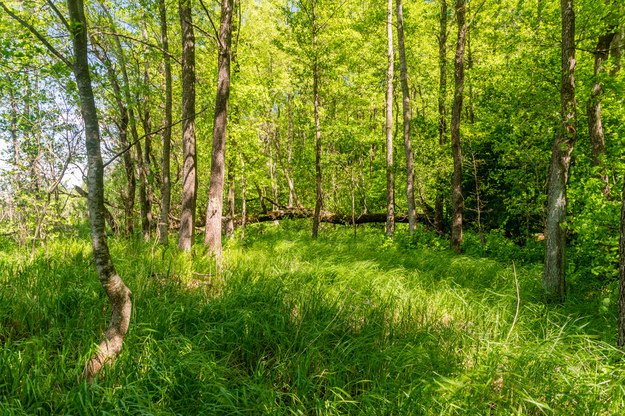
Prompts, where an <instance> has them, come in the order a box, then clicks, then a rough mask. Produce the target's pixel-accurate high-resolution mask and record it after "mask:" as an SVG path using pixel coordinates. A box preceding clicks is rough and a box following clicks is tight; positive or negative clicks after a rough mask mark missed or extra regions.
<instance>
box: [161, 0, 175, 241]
mask: <svg viewBox="0 0 625 416" xmlns="http://www.w3.org/2000/svg"><path fill="white" fill-rule="evenodd" d="M158 10H159V15H160V20H161V43H162V44H163V66H164V72H165V119H164V120H163V123H164V124H165V128H164V129H163V133H162V139H163V161H162V163H161V171H162V173H161V174H162V177H163V180H162V182H161V215H160V221H159V223H158V236H159V241H160V243H161V244H162V245H164V246H167V245H168V244H169V235H168V232H169V205H170V202H171V182H170V173H169V171H170V152H171V119H172V92H171V88H172V87H171V63H170V62H169V39H168V36H167V8H166V7H165V0H159V1H158Z"/></svg>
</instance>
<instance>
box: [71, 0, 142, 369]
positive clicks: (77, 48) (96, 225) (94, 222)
mask: <svg viewBox="0 0 625 416" xmlns="http://www.w3.org/2000/svg"><path fill="white" fill-rule="evenodd" d="M67 7H68V9H69V17H70V21H71V22H72V23H73V24H72V26H71V27H72V43H73V48H74V57H75V62H74V64H73V70H74V75H75V77H76V84H77V85H78V92H79V94H80V110H81V113H82V118H83V120H84V122H85V137H86V147H87V157H88V161H87V164H88V168H89V173H88V176H87V181H88V186H89V197H88V206H89V220H90V223H91V244H92V246H93V258H94V262H95V266H96V269H97V271H98V277H99V279H100V283H102V287H103V288H104V291H105V292H106V295H107V296H108V298H109V300H110V302H111V310H112V314H111V320H110V323H109V326H108V329H107V330H106V333H105V334H104V339H103V340H102V342H101V343H100V345H99V346H98V349H97V351H96V353H95V354H94V356H93V357H92V358H91V360H89V362H88V363H87V366H86V367H85V370H84V373H83V375H84V377H85V378H86V379H87V380H88V381H92V380H93V379H94V377H95V376H96V375H97V374H98V372H99V371H100V370H101V369H102V367H103V366H104V365H105V364H107V363H109V364H110V363H111V362H112V361H113V360H114V359H115V358H116V357H117V355H118V354H119V352H120V351H121V348H122V344H123V341H124V337H125V336H126V332H127V331H128V326H129V324H130V313H131V310H132V301H131V292H130V290H129V289H128V287H126V285H125V284H124V282H123V281H122V279H121V278H120V277H119V275H118V274H117V272H116V271H115V267H114V266H113V262H112V261H111V256H110V253H109V249H108V242H107V238H106V231H105V220H104V168H103V164H102V155H101V153H100V128H99V125H98V114H97V112H96V107H95V100H94V97H93V90H92V88H91V78H90V75H89V64H88V59H87V30H86V28H87V21H86V19H85V15H84V9H83V3H82V1H81V0H68V1H67Z"/></svg>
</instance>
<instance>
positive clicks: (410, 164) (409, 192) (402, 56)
mask: <svg viewBox="0 0 625 416" xmlns="http://www.w3.org/2000/svg"><path fill="white" fill-rule="evenodd" d="M397 47H398V49H399V71H400V74H401V90H402V95H403V99H402V107H403V112H404V150H405V152H406V199H407V202H408V203H407V207H408V234H410V235H412V233H413V232H414V229H415V225H416V222H415V215H416V211H415V201H414V160H413V155H412V142H411V138H410V89H409V87H408V67H407V65H406V48H405V46H404V13H403V8H402V0H397Z"/></svg>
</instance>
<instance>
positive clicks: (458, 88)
mask: <svg viewBox="0 0 625 416" xmlns="http://www.w3.org/2000/svg"><path fill="white" fill-rule="evenodd" d="M465 12H466V7H465V0H456V21H457V23H458V42H457V44H456V56H455V60H454V81H455V91H454V105H453V108H452V111H451V153H452V156H453V160H454V174H453V178H452V185H451V191H452V198H451V204H452V222H451V248H452V249H453V250H454V251H455V252H457V253H459V252H460V251H461V247H460V246H461V245H462V220H463V215H464V199H463V197H462V148H461V144H460V117H461V115H462V98H463V89H464V50H465V43H466V39H467V30H468V27H467V22H466V16H465Z"/></svg>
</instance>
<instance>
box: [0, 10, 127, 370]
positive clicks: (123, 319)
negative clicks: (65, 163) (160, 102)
mask: <svg viewBox="0 0 625 416" xmlns="http://www.w3.org/2000/svg"><path fill="white" fill-rule="evenodd" d="M0 7H2V8H3V9H4V10H5V11H6V12H7V14H9V15H10V16H11V17H13V18H14V19H16V20H18V21H19V22H20V23H21V24H22V25H23V26H25V27H26V28H27V29H28V30H30V31H31V32H32V33H33V34H34V35H35V36H36V37H37V38H38V39H39V40H40V41H41V42H42V43H43V44H44V45H45V46H46V48H48V50H50V52H52V53H53V54H54V55H55V56H56V57H57V58H58V59H60V60H61V61H62V62H63V63H65V64H66V65H67V66H69V67H70V68H71V69H72V71H73V73H74V77H75V78H76V84H77V87H78V93H79V96H80V109H81V114H82V118H83V121H84V123H85V142H86V148H87V158H88V161H87V165H88V176H87V184H88V187H89V194H88V195H89V196H88V199H87V201H88V207H89V221H90V225H91V245H92V247H93V259H94V264H95V266H96V270H97V272H98V278H99V279H100V283H101V284H102V287H103V289H104V291H105V292H106V295H107V296H108V298H109V301H110V303H111V319H110V322H109V326H108V328H107V330H106V333H105V334H104V339H103V340H102V342H100V344H99V345H98V348H97V350H96V353H95V354H94V355H93V357H91V359H90V360H89V362H88V363H87V365H86V367H85V370H84V373H83V376H84V377H85V379H86V380H88V381H92V380H93V379H94V378H95V376H96V375H97V374H98V373H99V372H100V370H101V369H102V367H103V366H104V365H105V364H110V363H112V361H113V360H115V358H116V357H117V356H118V355H119V353H120V351H121V348H122V344H123V342H124V338H125V336H126V332H127V331H128V326H129V324H130V315H131V310H132V299H131V296H132V293H131V292H130V289H128V287H127V286H126V285H125V284H124V281H123V280H122V279H121V277H120V276H119V275H118V274H117V272H116V270H115V266H114V265H113V261H112V260H111V255H110V253H109V248H108V240H107V236H106V230H105V218H104V169H103V164H102V155H101V152H100V127H99V121H98V113H97V110H96V106H95V99H94V95H93V89H92V87H91V76H90V74H89V63H88V53H87V20H86V18H85V13H84V7H83V2H82V0H68V1H67V8H68V11H69V22H68V21H67V20H66V19H65V18H64V17H63V16H62V14H61V13H60V12H59V11H58V10H56V8H55V13H57V15H58V17H59V19H60V20H61V21H62V23H63V24H64V26H65V27H66V29H67V30H68V31H69V32H70V34H71V37H72V46H73V52H74V56H73V62H72V61H70V60H69V59H68V58H66V57H65V56H64V55H63V54H62V53H61V52H59V51H58V50H57V49H56V48H54V46H52V45H51V44H50V43H49V42H48V41H47V40H46V39H45V37H44V36H43V35H41V34H40V33H39V32H38V31H37V30H36V29H35V28H34V27H32V26H30V25H29V24H28V23H26V22H25V21H24V20H22V19H21V18H19V17H18V16H17V15H16V14H15V13H13V12H12V11H11V10H9V9H8V8H7V7H6V6H5V5H4V3H2V2H0Z"/></svg>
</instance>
